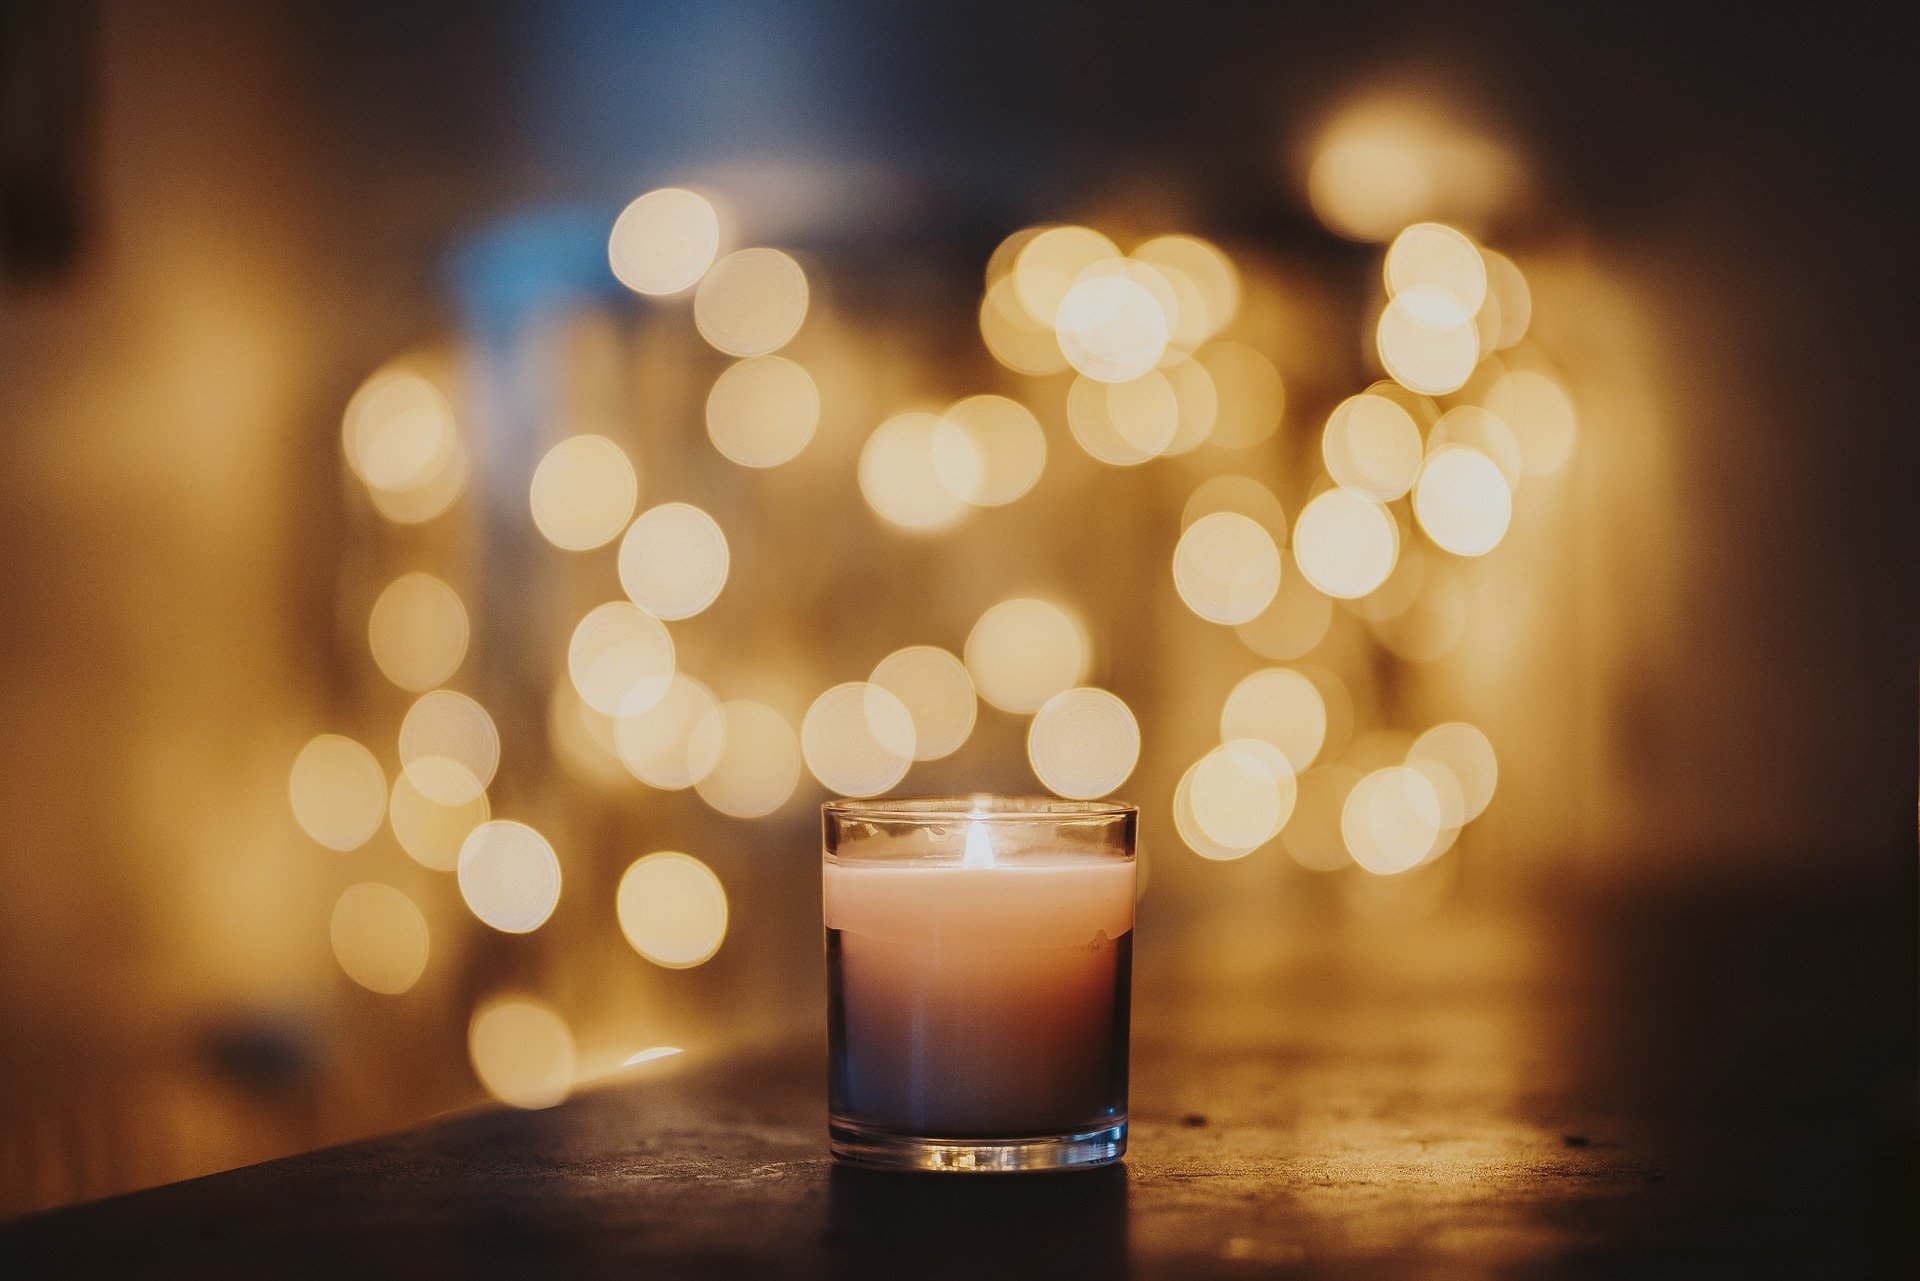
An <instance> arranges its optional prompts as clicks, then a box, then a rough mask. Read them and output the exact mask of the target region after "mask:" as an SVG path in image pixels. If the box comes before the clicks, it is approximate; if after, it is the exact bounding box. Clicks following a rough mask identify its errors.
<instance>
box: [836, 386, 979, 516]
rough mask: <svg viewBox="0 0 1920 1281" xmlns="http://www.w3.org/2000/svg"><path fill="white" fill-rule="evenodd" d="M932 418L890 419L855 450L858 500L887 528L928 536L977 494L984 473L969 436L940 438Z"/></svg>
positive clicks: (938, 425)
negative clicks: (857, 458) (862, 501)
mask: <svg viewBox="0 0 1920 1281" xmlns="http://www.w3.org/2000/svg"><path fill="white" fill-rule="evenodd" d="M943 421H944V420H942V419H941V418H940V417H939V416H938V415H936V414H927V413H918V412H915V413H905V414H896V415H894V416H893V417H892V418H889V419H887V420H886V421H885V422H883V423H881V424H880V425H879V426H878V427H876V428H874V429H873V434H872V435H871V436H868V437H867V443H866V444H865V445H863V446H861V449H860V463H859V468H858V471H857V478H858V480H859V483H860V494H861V497H863V498H865V499H866V500H867V506H869V507H871V508H872V509H873V511H874V514H875V515H876V516H878V517H880V519H882V520H884V521H886V522H887V523H888V524H890V525H895V526H898V527H899V528H901V529H905V530H909V531H912V532H915V533H933V532H936V531H938V530H941V529H944V528H946V527H947V526H949V525H951V524H953V523H954V522H955V521H957V520H958V519H959V518H960V517H961V516H963V515H964V514H965V513H966V511H967V499H966V498H965V497H964V495H966V494H969V493H976V492H979V490H980V489H981V487H982V485H983V483H984V481H983V478H984V476H985V469H984V467H983V466H982V464H981V459H980V454H979V452H978V451H977V450H976V448H975V446H974V443H973V439H972V437H971V436H969V435H967V434H966V433H964V432H962V433H961V434H959V435H958V436H956V435H954V434H953V433H951V432H948V433H946V434H945V435H944V436H943V435H942V432H941V425H942V422H943Z"/></svg>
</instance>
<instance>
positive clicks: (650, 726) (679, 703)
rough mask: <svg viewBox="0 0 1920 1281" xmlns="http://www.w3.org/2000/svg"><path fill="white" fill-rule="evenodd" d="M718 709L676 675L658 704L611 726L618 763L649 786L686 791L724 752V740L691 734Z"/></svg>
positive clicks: (700, 688) (708, 693)
mask: <svg viewBox="0 0 1920 1281" xmlns="http://www.w3.org/2000/svg"><path fill="white" fill-rule="evenodd" d="M718 706H719V700H717V699H715V698H714V696H713V691H712V690H710V689H708V688H707V687H706V686H705V685H703V684H701V683H700V682H699V681H697V680H694V679H693V678H692V677H690V676H681V675H678V674H676V675H675V676H674V678H673V680H672V681H671V682H670V683H669V684H668V686H667V692H666V693H665V694H664V695H662V696H661V699H660V701H659V702H657V703H655V704H654V705H653V706H652V707H649V708H648V709H647V710H646V711H644V712H639V713H636V714H635V715H632V716H626V717H622V718H621V719H620V720H618V721H616V722H614V730H613V741H614V746H615V750H617V751H618V752H619V755H620V762H621V764H623V765H625V766H626V767H627V770H628V772H629V773H631V774H632V775H633V776H634V777H635V778H637V779H639V780H640V781H641V782H642V783H645V784H646V785H647V786H649V787H657V788H660V789H661V790H662V791H669V792H674V791H680V790H682V789H684V788H688V787H692V786H693V785H694V784H695V783H698V782H699V781H700V780H701V779H703V778H705V777H706V776H707V774H708V773H709V772H710V771H711V770H712V769H713V767H714V766H715V765H716V764H718V763H719V760H720V755H721V753H722V751H724V750H725V748H726V741H725V739H723V738H719V737H716V736H713V735H697V734H696V733H695V732H694V731H695V729H696V727H698V726H699V724H700V723H701V721H702V720H703V719H704V718H705V717H707V716H708V715H710V714H711V713H712V712H713V711H714V709H715V708H717V707H718Z"/></svg>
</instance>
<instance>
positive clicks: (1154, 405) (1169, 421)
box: [1067, 369, 1180, 467]
mask: <svg viewBox="0 0 1920 1281" xmlns="http://www.w3.org/2000/svg"><path fill="white" fill-rule="evenodd" d="M1067 427H1068V430H1070V431H1071V432H1072V433H1073V438H1074V440H1075V441H1077V442H1078V443H1079V445H1080V447H1081V448H1082V449H1084V450H1086V451H1087V453H1088V454H1089V455H1091V456H1092V457H1094V458H1097V459H1099V460H1100V461H1101V462H1103V463H1107V464H1110V465H1111V466H1114V467H1133V466H1138V465H1139V464H1141V463H1144V462H1147V461H1148V460H1149V459H1153V458H1158V457H1159V456H1160V455H1161V454H1163V453H1165V452H1166V451H1167V449H1168V448H1170V447H1171V446H1172V444H1173V442H1174V436H1175V433H1176V432H1178V430H1179V427H1180V398H1179V396H1178V394H1177V393H1176V392H1175V391H1174V387H1173V383H1172V382H1170V381H1169V380H1168V379H1167V378H1166V376H1165V375H1163V374H1161V373H1160V372H1159V371H1157V370H1152V369H1150V370H1148V371H1147V372H1146V373H1144V374H1141V375H1140V376H1139V377H1138V378H1131V379H1128V380H1127V381H1125V382H1101V381H1099V380H1097V379H1093V378H1087V377H1084V376H1083V377H1080V378H1076V379H1074V380H1073V386H1072V387H1071V388H1070V389H1069V391H1068V392H1067Z"/></svg>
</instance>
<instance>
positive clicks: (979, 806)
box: [820, 793, 1140, 824]
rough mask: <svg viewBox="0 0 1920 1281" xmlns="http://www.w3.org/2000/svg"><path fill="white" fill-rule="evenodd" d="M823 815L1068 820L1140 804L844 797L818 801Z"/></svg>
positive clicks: (1114, 814)
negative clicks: (823, 801)
mask: <svg viewBox="0 0 1920 1281" xmlns="http://www.w3.org/2000/svg"><path fill="white" fill-rule="evenodd" d="M820 812H821V813H822V814H823V815H828V816H832V817H835V818H838V819H841V820H842V821H846V820H853V821H855V822H859V821H863V820H869V821H875V822H882V823H889V824H900V823H926V824H936V823H951V822H953V821H954V820H955V819H956V818H964V819H967V820H969V821H974V822H982V823H1036V822H1037V823H1044V822H1049V821H1053V822H1073V821H1076V820H1077V821H1082V822H1084V821H1086V820H1088V819H1101V818H1123V817H1125V816H1127V815H1129V814H1133V815H1137V814H1139V812H1140V807H1139V806H1137V805H1134V804H1132V803H1131V802H1128V801H1075V800H1066V799H1063V798H1061V797H1057V796H996V795H990V794H986V793H981V794H978V795H973V796H925V797H889V798H886V799H884V800H859V799H852V798H843V799H841V800H834V801H827V802H825V803H824V804H822V805H821V806H820Z"/></svg>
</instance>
